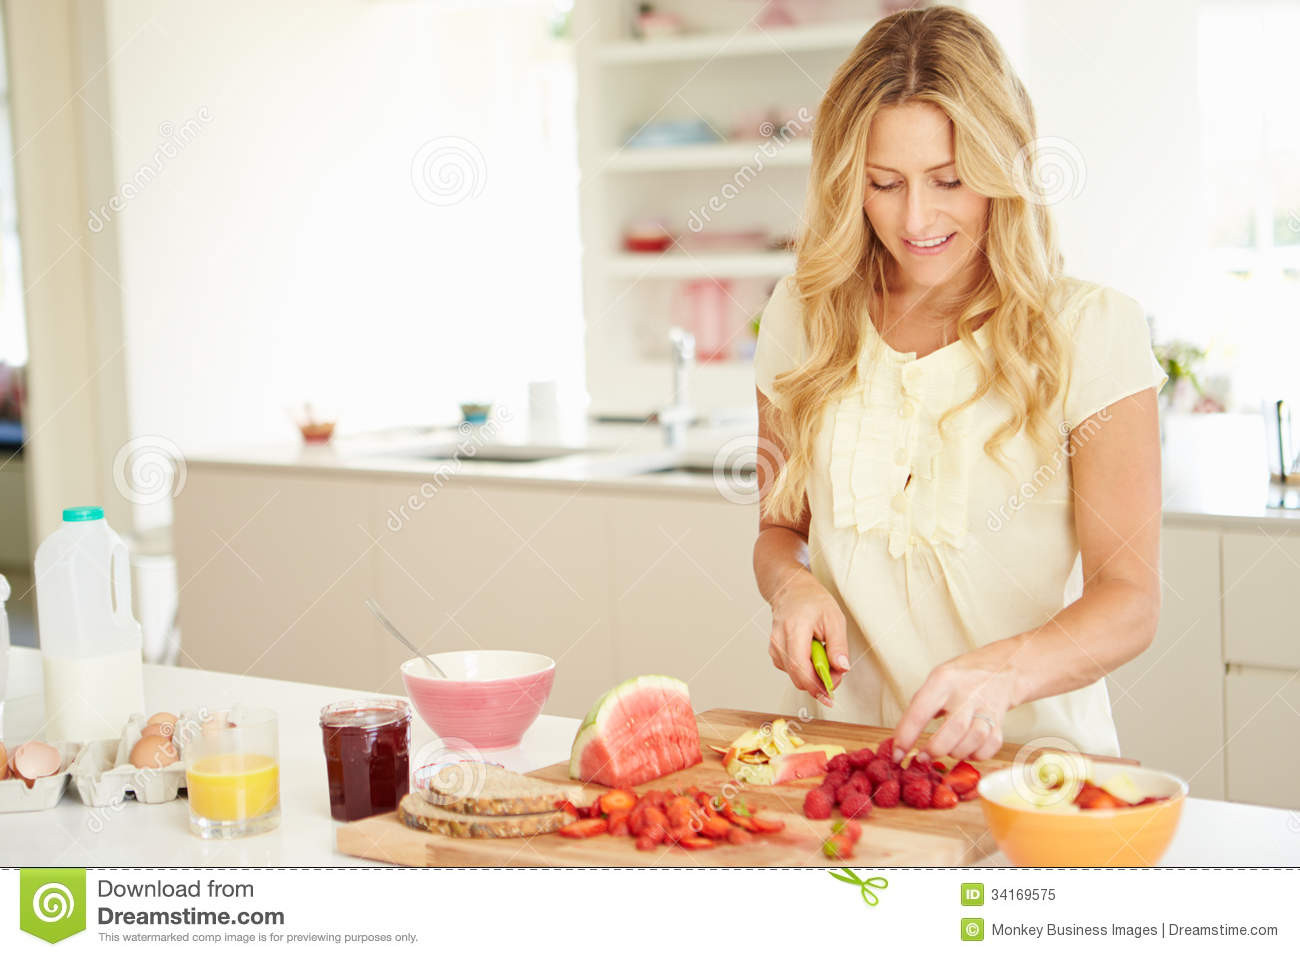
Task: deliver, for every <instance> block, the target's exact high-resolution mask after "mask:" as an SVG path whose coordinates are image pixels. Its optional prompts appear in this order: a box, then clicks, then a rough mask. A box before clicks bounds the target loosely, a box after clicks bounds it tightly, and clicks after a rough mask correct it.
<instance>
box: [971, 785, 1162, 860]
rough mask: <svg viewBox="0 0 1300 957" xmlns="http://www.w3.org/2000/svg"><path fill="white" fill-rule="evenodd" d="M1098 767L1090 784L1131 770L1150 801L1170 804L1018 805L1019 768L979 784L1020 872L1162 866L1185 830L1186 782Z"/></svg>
mask: <svg viewBox="0 0 1300 957" xmlns="http://www.w3.org/2000/svg"><path fill="white" fill-rule="evenodd" d="M1091 763H1092V773H1091V774H1090V775H1089V779H1090V780H1091V781H1092V782H1093V783H1095V784H1101V785H1103V786H1104V785H1105V783H1106V782H1107V781H1108V780H1109V779H1110V777H1111V776H1112V775H1114V774H1119V773H1120V772H1126V773H1127V774H1128V775H1129V777H1130V778H1132V780H1133V783H1134V784H1136V785H1137V787H1138V790H1139V791H1140V792H1141V793H1142V794H1143V795H1144V796H1154V797H1165V798H1168V800H1166V801H1158V802H1156V803H1154V804H1144V805H1141V806H1138V807H1125V808H1114V809H1113V810H1096V811H1083V810H1066V809H1064V808H1062V809H1055V808H1050V807H1048V808H1044V807H1031V806H1022V805H1020V804H1016V803H1014V802H1016V798H1017V790H1018V789H1017V781H1018V780H1021V779H1020V778H1019V777H1018V771H1019V770H1020V769H1018V768H1016V767H1011V768H1005V769H1003V770H1001V771H995V772H993V773H992V774H989V775H986V776H985V777H984V778H982V779H981V780H980V783H979V797H980V806H981V807H983V808H984V819H985V820H986V821H987V822H988V825H989V830H990V831H991V832H992V833H993V838H994V840H996V841H997V842H998V849H999V850H1000V851H1002V853H1003V854H1004V855H1006V858H1007V860H1009V861H1010V862H1011V863H1012V864H1014V865H1016V866H1017V867H1153V866H1155V864H1156V863H1157V862H1158V861H1159V860H1160V858H1161V857H1162V856H1163V855H1164V853H1165V851H1167V850H1168V849H1169V844H1170V842H1171V841H1172V840H1173V838H1174V832H1175V831H1176V830H1178V820H1179V818H1180V817H1181V816H1182V813H1183V801H1184V800H1185V799H1186V797H1187V782H1186V781H1184V780H1183V779H1182V778H1180V777H1177V776H1175V775H1173V774H1169V773H1167V772H1165V771H1156V770H1154V769H1152V768H1142V767H1137V766H1135V765H1131V764H1119V763H1114V762H1109V761H1092V762H1091ZM1021 788H1023V785H1021ZM1066 807H1068V808H1073V807H1074V806H1073V805H1066Z"/></svg>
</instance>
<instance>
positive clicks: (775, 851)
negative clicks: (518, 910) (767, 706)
mask: <svg viewBox="0 0 1300 957" xmlns="http://www.w3.org/2000/svg"><path fill="white" fill-rule="evenodd" d="M773 717H774V716H773V715H770V714H763V713H759V712H753V711H733V710H730V709H717V710H713V711H705V712H702V713H701V714H699V715H697V720H698V721H699V727H700V744H701V746H702V747H703V749H704V761H703V763H702V764H697V765H695V767H692V768H686V769H685V770H682V771H677V772H674V773H673V774H669V775H666V776H664V777H662V778H659V779H657V780H655V781H653V782H648V783H646V784H644V785H640V786H638V787H637V788H636V789H635V790H636V791H637V793H641V792H643V791H645V790H647V789H648V788H652V787H653V788H658V789H661V790H663V789H667V790H671V789H674V788H685V787H688V786H690V785H695V786H696V787H700V788H703V789H704V790H706V791H708V792H709V793H711V794H717V793H721V791H722V786H723V785H724V784H726V783H727V782H728V781H730V780H731V777H730V775H728V774H727V772H726V771H725V770H724V769H723V767H722V762H721V760H720V759H719V757H718V756H717V755H716V754H715V753H714V752H713V751H712V750H711V749H710V748H709V745H710V744H716V745H719V746H720V747H725V746H726V745H727V744H729V743H730V742H731V741H733V740H734V739H735V738H736V737H737V736H739V735H740V734H741V733H742V732H744V731H746V730H748V729H751V728H757V727H759V726H760V725H761V724H763V722H765V721H771V720H772V718H773ZM791 720H793V719H791ZM797 733H798V734H799V736H800V737H801V738H803V739H804V740H805V741H809V742H815V743H817V744H839V745H843V746H844V747H845V748H847V749H848V750H850V751H852V750H856V749H857V748H861V747H864V746H868V745H869V746H871V747H875V746H876V745H877V744H879V743H880V742H881V741H883V740H884V739H885V738H887V737H889V735H890V734H891V733H892V732H891V730H890V729H886V728H873V727H867V726H865V725H860V724H845V723H843V722H840V721H822V720H812V721H804V722H799V723H798V726H797ZM1018 747H1019V746H1018V745H1015V744H1009V745H1006V746H1004V747H1003V748H1002V750H1001V751H999V752H998V753H997V755H996V756H995V757H994V758H992V759H990V760H988V761H981V762H978V765H977V766H978V767H979V769H980V771H981V772H982V773H985V774H987V773H991V772H993V771H996V770H998V769H999V768H1004V767H1006V766H1008V765H1009V764H1010V763H1011V761H1012V759H1013V758H1014V757H1015V753H1016V750H1017V748H1018ZM1106 760H1110V761H1114V760H1120V759H1116V758H1107V759H1106ZM1132 763H1136V762H1132ZM529 776H530V777H535V778H540V779H542V780H545V781H555V782H558V783H562V784H573V783H574V782H573V781H571V780H570V779H569V766H568V763H567V762H565V763H563V764H555V765H552V766H551V767H548V768H542V769H541V770H538V771H534V772H532V773H531V774H530V775H529ZM820 782H821V778H810V779H807V780H803V781H794V782H791V783H789V784H781V785H776V786H773V787H759V786H755V785H737V786H736V787H740V788H742V789H743V790H742V792H741V793H742V794H743V797H744V799H745V800H747V801H749V802H750V803H752V804H757V805H758V806H759V807H761V808H762V810H763V813H764V814H766V815H769V816H772V817H779V818H781V819H782V820H784V821H785V825H786V826H785V830H783V831H781V832H780V833H777V834H770V835H762V836H760V837H759V838H758V840H756V841H755V842H754V843H752V844H744V845H730V844H728V845H719V846H717V847H713V848H709V849H708V850H702V851H688V850H686V849H684V848H681V847H675V846H674V847H670V846H667V845H662V846H660V847H658V848H656V849H654V850H652V851H638V850H637V849H636V847H635V846H634V842H633V840H632V839H631V838H627V837H612V836H610V835H602V836H600V837H593V838H587V839H585V840H575V839H573V838H567V837H561V836H559V835H558V834H544V835H541V836H539V837H531V838H454V837H445V836H443V835H440V834H429V833H427V832H425V831H417V830H415V829H414V828H409V827H406V826H405V825H404V824H402V823H400V822H399V821H398V820H397V815H396V814H395V813H389V814H380V815H376V816H375V817H369V818H364V819H362V820H360V821H353V822H351V823H350V824H343V825H340V826H339V827H338V829H337V832H336V834H337V843H338V849H339V851H340V852H341V853H343V854H348V855H351V856H353V857H364V858H369V859H371V860H377V861H385V862H387V863H390V864H405V865H410V866H417V867H419V866H434V867H480V866H481V867H546V866H564V867H575V866H576V867H584V866H586V867H656V866H658V867H727V866H734V867H800V866H804V867H824V866H827V865H828V864H829V863H830V862H829V861H828V860H827V859H826V857H825V856H824V855H823V854H822V851H821V846H822V841H824V840H825V838H826V836H827V835H828V834H829V833H830V823H831V822H830V821H810V820H808V819H807V818H805V817H804V816H803V799H804V795H805V794H806V793H807V792H808V791H809V790H810V789H811V788H814V787H816V786H817V784H819V783H820ZM605 790H606V789H605V788H603V787H599V786H594V787H587V788H585V791H586V794H587V796H588V801H587V803H590V799H594V798H595V797H596V796H597V795H599V794H601V793H602V792H604V791H605ZM729 793H730V789H729ZM836 817H838V814H837V815H836ZM861 823H862V839H861V840H860V841H859V842H858V845H857V848H856V849H855V854H854V856H853V858H852V859H851V861H850V863H853V864H861V865H869V864H871V865H884V866H892V867H898V866H908V865H913V866H915V865H938V866H957V865H965V864H974V863H977V862H979V861H981V860H983V859H984V858H985V857H987V856H989V855H990V854H992V853H993V852H994V851H996V850H997V845H996V844H995V843H994V841H993V837H992V835H991V834H990V833H989V831H988V828H987V827H986V825H985V823H984V812H983V811H982V810H981V808H980V802H979V801H978V800H975V801H963V802H962V803H960V804H958V805H957V806H956V807H955V808H951V809H948V810H944V811H938V810H928V811H918V810H916V809H914V808H910V807H906V806H903V805H899V806H898V807H894V808H875V809H873V810H872V812H871V816H870V817H868V818H866V819H865V820H863V821H862V822H861Z"/></svg>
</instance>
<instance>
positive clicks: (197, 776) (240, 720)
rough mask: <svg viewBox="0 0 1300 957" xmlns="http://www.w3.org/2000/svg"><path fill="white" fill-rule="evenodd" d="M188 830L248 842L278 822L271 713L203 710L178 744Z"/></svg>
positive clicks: (277, 766) (276, 745) (274, 733)
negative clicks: (250, 837)
mask: <svg viewBox="0 0 1300 957" xmlns="http://www.w3.org/2000/svg"><path fill="white" fill-rule="evenodd" d="M182 750H183V753H184V756H185V787H186V791H187V792H188V793H189V802H190V831H191V833H194V834H197V835H198V836H199V837H204V838H229V837H246V836H248V835H250V834H261V833H262V832H264V831H269V830H271V829H273V828H275V827H276V826H277V825H279V823H280V742H279V731H278V725H277V723H276V717H275V712H274V711H272V710H271V709H270V708H244V707H238V706H236V707H234V708H229V709H223V710H209V709H205V710H204V711H203V712H202V718H201V720H200V721H199V722H198V723H197V726H196V727H194V728H192V729H191V730H190V732H189V733H188V734H187V735H186V740H185V741H184V743H183V745H182Z"/></svg>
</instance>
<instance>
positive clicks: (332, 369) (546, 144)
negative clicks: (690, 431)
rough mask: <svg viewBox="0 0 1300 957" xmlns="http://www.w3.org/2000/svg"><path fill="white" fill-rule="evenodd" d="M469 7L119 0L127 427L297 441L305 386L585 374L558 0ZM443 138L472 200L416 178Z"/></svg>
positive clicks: (373, 419) (443, 401) (429, 391)
mask: <svg viewBox="0 0 1300 957" xmlns="http://www.w3.org/2000/svg"><path fill="white" fill-rule="evenodd" d="M468 6H469V5H466V4H435V3H432V2H375V0H314V2H312V3H290V2H261V0H234V2H223V3H220V4H214V3H210V2H203V0H108V2H107V8H108V10H107V21H108V47H109V49H110V51H116V55H115V57H114V59H113V60H112V62H111V64H110V66H109V71H110V87H111V91H112V107H111V123H112V126H113V130H114V139H113V141H114V152H115V164H116V169H117V174H118V177H119V180H120V181H122V182H126V181H129V180H132V179H134V178H136V176H137V173H138V171H140V170H141V169H142V168H145V169H146V170H148V172H146V173H145V174H144V175H143V176H142V177H141V179H142V180H146V181H147V182H145V183H144V185H143V186H142V187H141V188H140V189H139V190H138V194H137V195H134V196H133V197H132V198H129V199H128V200H127V201H126V202H125V203H124V204H120V205H124V209H123V210H122V211H121V212H118V213H114V212H113V211H112V209H111V208H108V209H107V218H108V219H109V220H111V221H112V223H113V224H114V225H115V226H116V228H117V229H119V246H120V250H121V283H122V289H123V303H124V309H123V312H124V316H125V321H126V326H127V332H128V358H129V374H130V383H129V389H130V391H129V399H130V406H131V416H132V431H133V433H134V434H136V435H141V434H150V433H152V434H159V435H162V436H165V437H167V438H169V439H171V440H172V441H174V442H176V443H177V444H178V445H180V446H181V447H182V448H184V449H190V448H195V447H207V446H213V445H222V444H230V443H240V444H242V443H245V442H248V441H262V440H277V439H278V440H293V439H294V437H295V436H296V432H295V431H294V430H293V427H292V424H291V423H290V421H289V419H288V417H287V415H286V412H285V407H286V406H287V405H289V404H290V403H293V402H297V401H301V400H304V399H311V400H314V401H316V402H317V403H322V404H325V405H329V404H335V405H337V407H338V408H339V409H340V410H341V412H342V416H343V418H342V420H341V424H340V429H342V430H349V429H359V428H366V427H374V426H384V425H392V424H398V423H429V422H433V421H448V420H454V419H455V418H458V416H459V412H458V410H457V407H456V404H457V402H458V401H461V400H463V399H467V398H473V397H476V396H479V395H483V394H486V395H489V396H496V397H497V398H498V399H501V400H505V401H513V402H519V401H522V396H523V395H524V394H526V393H525V392H524V383H525V382H526V381H527V380H528V379H532V378H544V377H565V376H567V377H569V378H571V379H572V378H579V379H580V377H581V375H582V362H581V317H580V315H579V306H578V303H579V292H578V288H579V287H578V258H577V235H576V232H577V227H576V217H577V213H576V207H577V203H576V188H577V184H576V180H575V175H574V174H573V172H572V171H573V170H574V169H575V168H576V166H575V160H574V157H573V155H572V154H573V150H574V146H573V135H572V131H571V128H570V126H569V124H571V122H572V119H571V116H570V115H569V113H571V107H570V108H569V109H568V110H567V111H566V109H565V106H566V104H571V101H572V89H571V79H570V77H571V71H570V70H569V68H568V66H567V63H566V61H565V54H564V52H563V50H562V49H557V48H556V47H555V46H554V45H553V44H552V43H551V41H549V39H548V37H547V35H546V33H545V17H544V14H545V12H547V11H549V9H550V7H551V5H550V4H549V3H545V2H542V0H518V2H512V3H504V2H502V3H497V4H492V5H485V6H489V9H486V10H485V9H482V8H481V7H480V9H478V10H470V9H462V8H465V7H468ZM556 103H559V104H560V105H561V109H560V112H559V115H558V116H556V115H554V114H555V112H556V111H555V104H556ZM187 123H188V124H189V129H190V131H191V132H190V135H189V137H188V140H189V141H188V142H182V140H183V139H184V136H183V135H182V133H181V132H180V130H181V128H182V127H184V126H185V125H186V124H187ZM163 124H171V126H168V127H164V126H163ZM437 137H459V138H463V139H464V140H467V141H469V142H471V143H472V144H473V147H472V150H477V151H478V153H479V154H480V155H481V159H479V158H478V156H469V154H468V153H466V154H462V157H461V158H462V159H464V158H465V157H466V156H469V158H468V159H467V160H466V162H467V163H468V164H469V165H470V166H471V167H474V169H473V170H472V171H471V175H477V176H478V177H479V178H480V180H481V186H482V188H481V192H480V193H479V194H478V195H477V196H475V197H472V198H467V199H464V200H463V201H461V202H459V203H457V204H454V205H436V204H432V203H430V202H427V201H425V200H424V199H422V198H421V195H420V194H419V193H418V192H417V188H416V186H415V185H413V181H412V163H413V160H414V159H415V157H416V155H417V153H418V151H419V150H420V149H421V147H422V145H423V144H425V143H427V142H428V141H430V140H433V139H434V138H437ZM169 154H171V155H169ZM464 165H465V164H464V163H462V166H464ZM416 167H417V168H416V172H417V175H418V174H420V167H419V164H418V163H417V164H416ZM421 185H422V186H423V187H424V188H426V189H428V188H430V187H429V186H428V184H425V183H422V184H421ZM432 188H433V189H435V190H436V189H437V188H438V187H437V185H436V184H434V185H433V187H432ZM444 189H446V185H445V184H444ZM453 191H454V190H453ZM127 192H130V191H129V190H128V191H127ZM110 198H111V197H109V196H105V197H102V198H101V199H100V201H99V204H98V205H97V206H96V209H97V214H98V213H100V212H103V211H104V210H101V209H99V207H101V206H104V204H107V203H108V201H109V200H110ZM512 389H513V390H514V391H513V392H512V391H511V390H512Z"/></svg>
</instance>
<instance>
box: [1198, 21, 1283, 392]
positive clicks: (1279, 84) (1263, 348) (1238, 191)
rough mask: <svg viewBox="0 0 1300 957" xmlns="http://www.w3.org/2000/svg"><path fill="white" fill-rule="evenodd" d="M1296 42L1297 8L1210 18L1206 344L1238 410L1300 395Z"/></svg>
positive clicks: (1205, 111) (1205, 87)
mask: <svg viewBox="0 0 1300 957" xmlns="http://www.w3.org/2000/svg"><path fill="white" fill-rule="evenodd" d="M1297 36H1300V6H1296V5H1293V4H1285V5H1284V4H1278V3H1267V2H1255V3H1250V2H1247V3H1243V2H1233V3H1230V4H1229V3H1226V2H1215V3H1206V4H1205V5H1203V6H1202V8H1201V14H1200V24H1199V50H1198V54H1199V79H1200V84H1199V85H1200V90H1199V93H1200V103H1201V111H1202V114H1201V115H1202V122H1201V129H1202V143H1203V153H1202V155H1203V157H1204V162H1205V179H1206V183H1205V185H1206V196H1205V210H1206V216H1205V222H1206V229H1207V236H1206V239H1207V248H1208V266H1209V269H1208V270H1206V274H1205V283H1206V287H1207V288H1206V291H1207V296H1206V300H1205V301H1206V303H1207V313H1206V317H1207V326H1208V328H1209V329H1210V330H1212V333H1211V335H1210V337H1209V338H1210V341H1209V342H1208V343H1207V345H1209V346H1210V348H1211V350H1212V359H1211V361H1212V362H1213V361H1214V360H1215V358H1216V357H1217V359H1218V361H1220V362H1223V363H1225V364H1226V365H1227V366H1228V367H1229V368H1230V370H1231V373H1232V393H1233V395H1232V399H1233V402H1232V405H1233V406H1234V407H1236V408H1240V409H1258V408H1259V403H1260V402H1261V401H1264V400H1266V399H1269V398H1279V397H1282V396H1285V395H1296V394H1297V393H1300V366H1297V364H1296V362H1295V359H1296V357H1297V355H1298V354H1300V348H1297V345H1300V341H1298V340H1300V111H1297V109H1296V99H1295V50H1294V45H1295V38H1296V37H1297ZM1189 278H1190V277H1189Z"/></svg>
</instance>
